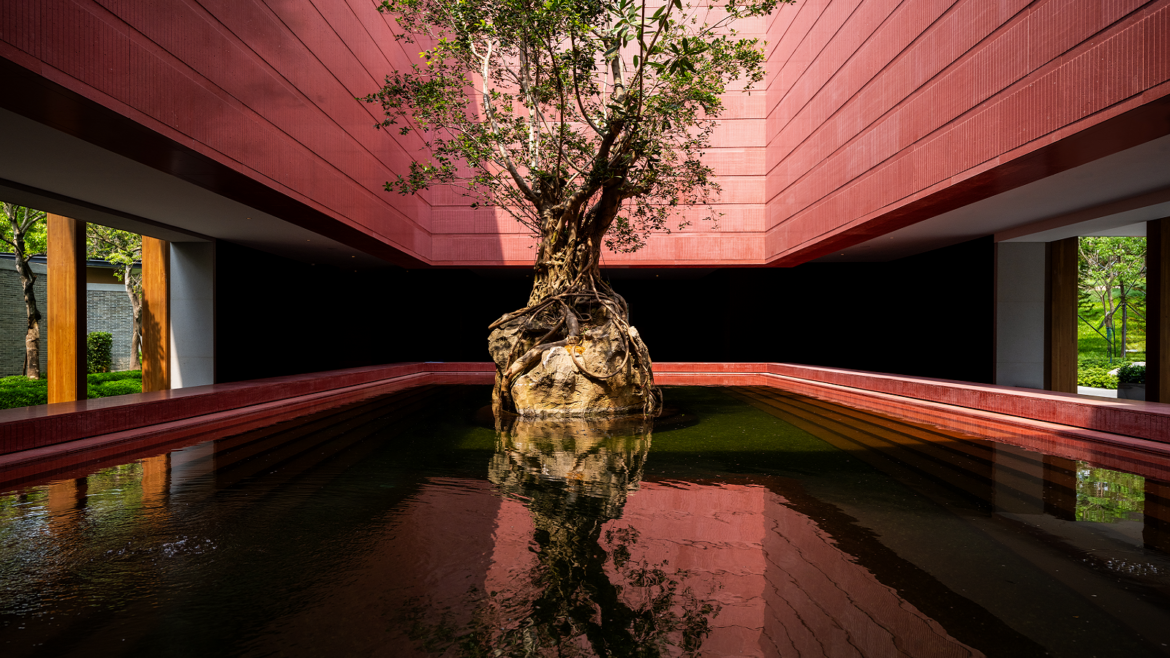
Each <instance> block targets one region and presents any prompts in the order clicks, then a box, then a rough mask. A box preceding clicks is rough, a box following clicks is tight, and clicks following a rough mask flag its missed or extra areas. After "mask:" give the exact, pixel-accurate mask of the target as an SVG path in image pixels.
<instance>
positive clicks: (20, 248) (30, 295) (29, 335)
mask: <svg viewBox="0 0 1170 658" xmlns="http://www.w3.org/2000/svg"><path fill="white" fill-rule="evenodd" d="M14 237H15V238H16V254H15V255H16V271H17V272H18V273H19V274H20V288H21V290H22V291H23V292H24V308H25V313H26V315H27V318H28V327H27V329H26V330H25V333H24V368H23V369H22V372H21V374H23V375H24V376H26V377H28V378H29V379H40V378H41V344H40V340H41V312H40V311H39V310H37V293H36V288H35V287H34V286H35V285H36V282H37V277H36V274H34V273H33V271H32V267H30V266H29V263H28V261H27V260H25V257H24V236H16V235H14Z"/></svg>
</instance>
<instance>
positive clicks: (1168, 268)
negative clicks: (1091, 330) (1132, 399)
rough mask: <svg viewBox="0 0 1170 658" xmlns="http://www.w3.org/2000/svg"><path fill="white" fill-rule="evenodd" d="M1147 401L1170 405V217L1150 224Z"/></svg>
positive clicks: (1147, 224)
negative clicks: (1168, 403) (1169, 403)
mask: <svg viewBox="0 0 1170 658" xmlns="http://www.w3.org/2000/svg"><path fill="white" fill-rule="evenodd" d="M1146 400H1148V401H1149V402H1170V217H1167V218H1165V219H1155V220H1153V221H1151V222H1147V223H1146Z"/></svg>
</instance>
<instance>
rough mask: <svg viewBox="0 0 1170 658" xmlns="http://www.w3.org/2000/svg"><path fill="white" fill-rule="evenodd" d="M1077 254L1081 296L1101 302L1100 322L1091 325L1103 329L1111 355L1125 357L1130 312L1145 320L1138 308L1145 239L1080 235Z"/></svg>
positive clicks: (1143, 276)
mask: <svg viewBox="0 0 1170 658" xmlns="http://www.w3.org/2000/svg"><path fill="white" fill-rule="evenodd" d="M1079 255H1080V258H1079V261H1080V273H1079V279H1078V280H1079V286H1080V291H1081V297H1082V300H1091V304H1092V305H1094V306H1095V305H1097V304H1100V306H1101V309H1102V312H1103V315H1102V318H1101V322H1100V323H1099V324H1098V325H1096V326H1094V327H1093V328H1094V330H1096V331H1098V332H1103V333H1102V335H1103V337H1104V338H1105V341H1106V344H1107V345H1108V347H1109V350H1110V352H1111V356H1117V357H1119V358H1125V350H1126V346H1127V345H1128V342H1129V338H1130V323H1131V317H1132V316H1131V315H1130V314H1131V313H1135V314H1137V315H1138V317H1139V318H1142V319H1143V320H1144V318H1143V317H1142V315H1141V313H1142V312H1141V310H1140V308H1141V307H1142V306H1144V302H1145V286H1146V239H1145V238H1126V237H1086V238H1081V239H1080V241H1079ZM1082 305H1084V303H1082ZM1142 324H1143V325H1144V322H1143V323H1142ZM1119 325H1120V327H1119Z"/></svg>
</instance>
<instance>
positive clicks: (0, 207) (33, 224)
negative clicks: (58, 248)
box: [0, 203, 48, 379]
mask: <svg viewBox="0 0 1170 658" xmlns="http://www.w3.org/2000/svg"><path fill="white" fill-rule="evenodd" d="M0 212H3V213H4V219H5V220H7V221H5V222H4V223H3V226H0V239H3V240H4V242H5V243H6V244H7V245H8V247H9V248H10V249H12V253H13V256H14V257H15V259H16V272H17V274H19V275H20V289H21V291H22V292H23V294H24V308H25V313H26V315H27V317H28V328H27V329H26V330H25V333H24V367H23V368H22V369H21V374H22V375H24V376H26V377H28V378H29V379H40V378H41V346H40V340H41V312H40V311H39V310H38V309H37V295H36V289H35V288H34V287H33V286H34V285H35V284H36V282H37V275H36V274H34V273H33V271H32V267H30V266H29V262H28V259H29V258H30V257H31V256H34V255H36V254H43V253H45V249H46V248H47V245H48V240H47V235H46V230H45V227H46V224H45V213H44V212H42V211H40V210H33V209H32V208H26V207H24V206H18V205H16V204H14V203H0Z"/></svg>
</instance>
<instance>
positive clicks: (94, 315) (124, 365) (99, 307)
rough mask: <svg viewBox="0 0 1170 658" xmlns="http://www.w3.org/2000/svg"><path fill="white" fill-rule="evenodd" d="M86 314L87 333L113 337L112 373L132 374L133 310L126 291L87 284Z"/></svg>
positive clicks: (111, 285) (120, 288)
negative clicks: (104, 333)
mask: <svg viewBox="0 0 1170 658" xmlns="http://www.w3.org/2000/svg"><path fill="white" fill-rule="evenodd" d="M85 313H86V329H87V331H108V332H110V333H111V334H113V335H114V350H113V357H114V358H113V364H112V369H113V370H129V369H130V356H131V355H130V339H131V337H132V335H131V334H132V332H133V331H134V309H133V307H132V306H130V298H129V297H127V296H126V289H125V288H124V287H123V286H122V285H121V284H102V283H90V284H88V285H87V290H86V292H85Z"/></svg>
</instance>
